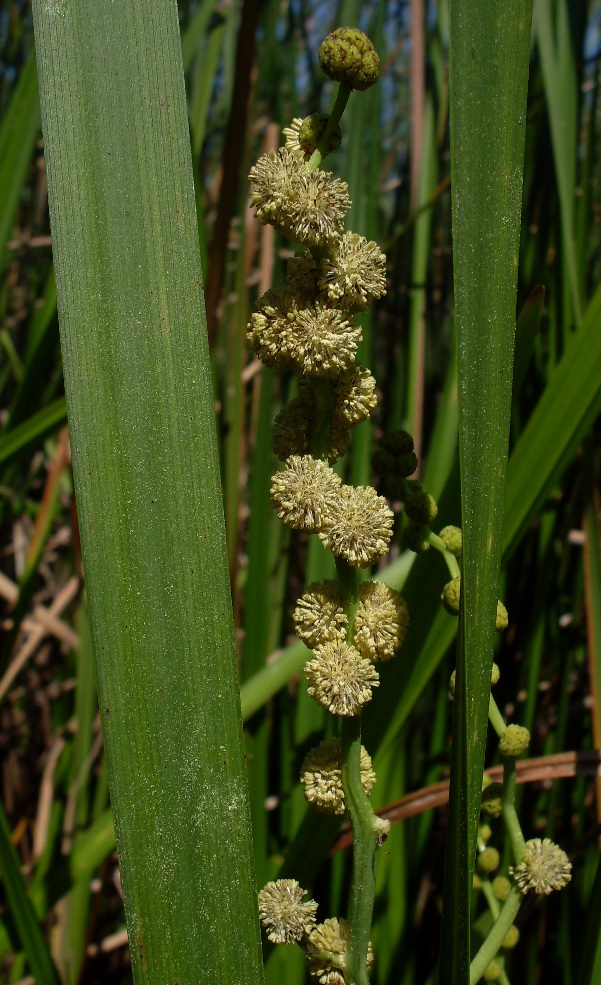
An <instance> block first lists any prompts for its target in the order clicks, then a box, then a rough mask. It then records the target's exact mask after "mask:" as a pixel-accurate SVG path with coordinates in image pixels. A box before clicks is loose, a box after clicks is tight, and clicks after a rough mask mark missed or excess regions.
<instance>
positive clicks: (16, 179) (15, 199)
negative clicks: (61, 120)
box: [0, 52, 40, 273]
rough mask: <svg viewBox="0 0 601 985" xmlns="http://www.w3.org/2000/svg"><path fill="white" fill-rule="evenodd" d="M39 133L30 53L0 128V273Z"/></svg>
mask: <svg viewBox="0 0 601 985" xmlns="http://www.w3.org/2000/svg"><path fill="white" fill-rule="evenodd" d="M39 129H40V107H39V100H38V77H37V71H36V64H35V56H34V53H33V52H31V53H30V55H29V58H28V59H27V62H26V64H25V66H24V67H23V70H22V72H21V76H20V78H19V81H18V83H17V85H16V87H15V90H14V92H13V95H12V99H11V101H10V105H9V107H8V110H7V111H6V113H5V115H4V118H3V120H2V125H1V126H0V202H2V208H1V209H0V273H1V272H2V270H3V269H4V267H5V264H6V259H7V254H6V245H7V243H8V241H9V238H10V234H11V231H12V226H13V223H14V221H15V215H16V212H17V208H18V206H19V200H20V198H21V194H22V191H23V185H24V182H25V174H26V171H27V168H28V167H29V165H30V162H31V156H32V154H33V148H34V144H35V141H36V138H37V136H38V133H39Z"/></svg>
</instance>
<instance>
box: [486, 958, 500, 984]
mask: <svg viewBox="0 0 601 985" xmlns="http://www.w3.org/2000/svg"><path fill="white" fill-rule="evenodd" d="M501 974H502V968H501V965H500V964H499V962H498V961H491V962H490V964H489V966H488V968H487V969H486V971H485V972H484V974H483V975H482V978H483V980H484V981H485V982H498V981H499V978H500V977H501Z"/></svg>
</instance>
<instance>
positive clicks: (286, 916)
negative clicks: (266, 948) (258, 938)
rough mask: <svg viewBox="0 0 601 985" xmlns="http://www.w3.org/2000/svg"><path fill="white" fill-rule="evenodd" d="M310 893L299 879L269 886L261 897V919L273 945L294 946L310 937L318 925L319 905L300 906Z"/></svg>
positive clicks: (278, 880) (311, 902)
mask: <svg viewBox="0 0 601 985" xmlns="http://www.w3.org/2000/svg"><path fill="white" fill-rule="evenodd" d="M306 895H307V890H306V889H302V888H301V886H300V885H299V884H298V882H297V881H296V879H277V880H276V881H275V882H268V883H267V885H266V886H265V888H264V889H262V890H261V892H260V893H259V917H260V919H261V923H262V924H263V926H264V927H265V930H266V931H267V937H268V939H269V940H270V941H272V942H273V943H274V944H291V943H292V942H293V941H299V940H301V938H302V937H304V936H306V935H307V934H309V933H310V931H311V929H312V928H313V926H314V925H315V914H316V912H317V903H316V902H315V901H314V900H309V901H308V902H307V903H301V900H302V898H303V896H306Z"/></svg>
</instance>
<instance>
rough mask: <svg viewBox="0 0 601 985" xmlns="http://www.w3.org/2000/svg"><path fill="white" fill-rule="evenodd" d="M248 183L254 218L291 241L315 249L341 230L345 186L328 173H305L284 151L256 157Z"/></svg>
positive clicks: (301, 164) (346, 199)
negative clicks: (257, 158) (305, 244)
mask: <svg viewBox="0 0 601 985" xmlns="http://www.w3.org/2000/svg"><path fill="white" fill-rule="evenodd" d="M248 180H249V182H250V188H251V192H250V202H251V205H252V206H254V208H255V210H256V214H257V216H258V218H259V219H261V221H262V222H263V223H270V224H271V225H272V226H275V228H276V229H279V230H280V232H282V233H284V234H285V235H286V236H289V237H290V238H291V239H294V240H296V241H297V242H299V243H307V244H308V245H310V246H318V245H320V244H323V243H325V242H327V240H329V239H331V238H332V237H333V236H336V235H337V234H338V233H339V232H340V230H341V229H342V222H343V219H344V216H345V215H346V213H347V212H348V210H349V208H350V205H351V201H350V198H349V195H348V185H347V184H346V182H345V181H341V180H340V179H339V178H334V177H333V176H332V174H331V172H329V171H322V170H317V171H311V172H308V171H307V169H306V167H305V162H304V161H303V160H302V159H301V158H299V157H297V156H296V155H295V154H294V153H291V152H290V151H289V150H286V148H285V147H280V149H279V150H278V151H269V153H268V154H264V155H263V156H262V157H260V158H259V160H258V161H257V163H256V164H255V165H254V166H253V167H252V168H251V169H250V172H249V175H248Z"/></svg>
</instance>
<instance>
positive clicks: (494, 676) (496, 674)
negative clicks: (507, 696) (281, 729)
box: [490, 664, 501, 687]
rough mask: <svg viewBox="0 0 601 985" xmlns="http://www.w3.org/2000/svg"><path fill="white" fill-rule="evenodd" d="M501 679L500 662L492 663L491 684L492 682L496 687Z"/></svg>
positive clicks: (492, 685)
mask: <svg viewBox="0 0 601 985" xmlns="http://www.w3.org/2000/svg"><path fill="white" fill-rule="evenodd" d="M500 680H501V671H500V670H499V665H498V664H493V665H492V670H491V672H490V684H491V687H494V686H495V684H498V683H499V681H500Z"/></svg>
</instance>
